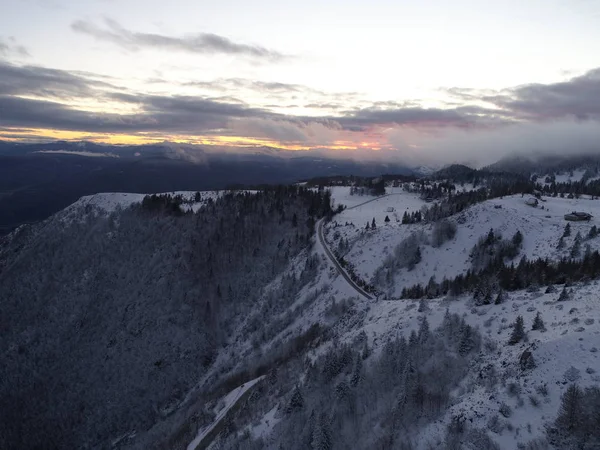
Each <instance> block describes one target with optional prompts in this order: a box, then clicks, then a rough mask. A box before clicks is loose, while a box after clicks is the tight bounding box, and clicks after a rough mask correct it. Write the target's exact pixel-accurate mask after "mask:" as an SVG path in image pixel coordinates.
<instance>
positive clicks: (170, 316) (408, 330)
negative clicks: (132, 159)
mask: <svg viewBox="0 0 600 450" xmlns="http://www.w3.org/2000/svg"><path fill="white" fill-rule="evenodd" d="M472 190H473V186H472V185H470V184H465V185H464V186H462V187H460V188H459V187H458V186H457V190H456V192H459V191H463V192H465V191H466V192H469V191H472ZM223 192H224V191H211V192H201V193H199V195H198V194H197V193H195V192H174V193H170V195H171V196H175V195H181V196H182V200H183V202H182V204H181V208H182V209H183V210H190V211H192V212H194V214H178V215H171V214H169V213H168V210H163V211H159V212H156V211H155V210H153V213H152V214H146V213H144V212H142V211H138V208H133V209H129V208H128V207H129V206H131V205H132V204H135V203H140V202H142V200H143V198H144V195H141V194H127V193H105V194H97V195H94V196H88V197H83V198H81V199H80V200H78V201H77V202H76V203H74V204H73V205H71V206H70V207H68V208H67V209H65V210H64V211H62V212H60V213H59V214H57V215H56V216H54V217H53V218H51V219H50V220H49V221H48V222H47V223H46V225H44V226H42V227H39V228H36V227H32V228H31V230H32V233H31V236H26V233H23V234H24V236H22V237H21V238H22V240H21V241H19V236H16V239H15V241H14V242H7V243H6V244H5V247H4V249H5V250H6V251H5V252H4V253H1V254H0V256H3V257H5V258H6V261H7V265H6V267H7V268H8V269H6V271H5V272H2V270H0V276H3V277H4V278H0V281H2V282H3V283H0V294H1V293H4V295H5V297H6V298H10V302H6V303H5V304H6V305H8V306H9V307H12V308H13V309H12V310H11V311H17V310H18V308H20V307H21V306H20V305H21V303H20V302H21V301H22V299H23V298H27V299H32V300H30V302H31V305H32V308H29V309H28V310H27V311H25V312H23V313H22V314H21V315H17V314H13V315H11V317H15V320H14V323H18V324H19V326H20V327H21V328H18V329H17V328H15V330H16V331H14V332H13V336H12V339H13V340H14V342H15V343H16V344H15V345H10V346H8V345H7V346H5V347H2V346H1V345H0V350H1V351H2V352H3V353H0V356H5V357H6V360H7V361H8V362H9V363H10V366H9V367H10V369H11V370H12V371H13V372H14V373H17V374H21V371H22V370H23V367H24V364H23V361H29V360H28V356H27V355H28V353H27V352H29V351H31V352H35V354H36V355H45V354H46V353H44V352H45V351H48V350H47V348H46V347H48V346H50V345H51V344H52V345H54V344H53V343H59V340H58V339H56V340H53V339H54V337H53V334H52V333H54V332H55V330H60V332H61V333H65V335H69V333H74V334H73V335H72V336H71V337H70V338H69V340H68V341H66V343H63V344H61V345H58V344H56V347H50V350H51V353H50V354H51V355H53V356H52V357H53V358H55V359H57V360H60V364H52V365H51V366H44V367H45V368H46V369H45V370H47V371H50V372H52V371H56V372H52V376H53V377H57V379H58V378H59V377H63V378H64V379H65V380H66V381H65V382H64V386H65V388H64V389H65V391H64V395H62V396H59V397H56V399H60V400H61V401H60V402H59V401H58V400H56V399H54V403H53V408H52V409H50V410H49V412H48V414H54V411H55V409H56V408H58V407H60V408H63V410H61V411H63V412H62V413H61V414H63V416H64V417H68V418H70V420H71V421H70V422H68V424H69V425H68V426H65V427H64V430H62V434H59V435H58V436H59V437H61V439H63V441H61V442H67V440H68V439H70V438H71V435H70V433H71V428H72V427H76V423H77V420H79V416H78V415H77V414H76V415H74V416H71V415H69V411H72V410H73V408H76V407H77V405H79V404H80V402H81V399H83V398H85V399H86V402H88V403H86V404H89V405H97V404H100V403H102V402H101V401H100V400H99V399H104V398H105V397H106V395H108V394H112V395H113V396H112V397H111V398H110V402H111V403H110V404H111V405H112V406H111V408H112V409H110V411H107V412H106V415H104V416H98V417H96V416H92V414H93V413H96V414H97V413H98V411H103V410H102V408H95V409H93V410H92V409H90V410H89V411H93V412H87V414H88V415H89V416H86V417H93V419H88V423H86V427H87V428H85V429H83V428H82V429H80V430H79V433H80V435H83V437H80V439H81V440H80V442H92V441H93V439H92V440H91V441H89V440H88V438H89V436H92V435H93V434H94V433H97V432H98V431H97V430H98V428H99V427H100V425H101V426H102V427H104V428H103V429H102V433H103V436H104V440H103V441H102V443H103V444H106V443H112V444H111V445H112V446H113V447H118V448H127V449H146V448H169V449H181V450H183V449H188V450H192V449H194V450H196V449H198V450H199V449H203V448H211V449H214V450H217V449H218V450H234V449H244V450H259V449H261V450H262V449H269V450H278V449H280V448H285V449H286V450H304V449H307V448H309V449H314V450H342V449H344V450H345V449H347V448H353V449H354V448H356V449H371V448H378V449H381V450H384V449H385V450H387V449H389V450H392V449H397V448H401V449H411V450H415V449H418V450H430V449H434V448H436V449H437V448H439V449H457V450H458V449H465V450H475V449H488V448H489V449H502V450H504V449H510V450H512V449H519V450H520V449H525V450H544V449H547V450H552V449H555V450H561V449H570V448H577V447H576V445H575V444H577V442H575V441H573V443H572V442H571V441H569V439H571V436H569V433H568V432H567V431H568V430H570V429H573V427H571V428H569V426H571V425H572V424H567V425H565V422H564V420H565V413H564V405H565V402H564V399H565V398H568V396H569V395H571V394H569V392H571V393H572V392H573V389H575V388H574V387H573V386H574V384H576V385H577V386H578V389H580V393H579V394H577V393H576V394H577V395H579V397H577V395H576V397H577V398H576V399H575V400H576V401H577V402H579V403H577V404H576V405H575V406H576V408H575V409H574V413H573V414H571V415H572V416H574V417H575V416H576V419H577V420H576V421H575V422H576V423H575V422H574V424H575V425H576V426H577V427H580V428H582V429H585V430H587V431H585V433H583V434H580V435H577V436H576V437H577V439H580V440H582V439H583V440H586V439H587V441H586V444H585V445H587V447H585V448H586V449H587V448H589V449H592V448H599V447H597V446H595V445H596V443H597V441H594V439H596V437H597V433H596V434H594V433H595V432H594V431H593V428H594V423H595V422H591V421H592V419H588V418H585V417H583V416H586V415H587V416H590V417H592V418H593V417H595V416H594V414H595V412H594V411H595V410H594V411H592V413H593V414H588V413H589V412H590V410H589V408H590V406H589V405H592V406H593V407H596V408H597V409H598V411H600V391H598V399H597V400H598V401H597V402H596V397H595V395H596V393H595V392H596V391H594V390H593V389H589V390H588V391H584V390H585V389H586V388H591V387H593V386H597V385H599V384H600V359H599V356H598V350H599V349H600V324H599V321H600V303H598V301H597V300H598V298H599V297H600V280H598V279H593V278H592V279H587V280H584V281H583V282H581V283H575V284H573V285H563V284H556V285H549V286H548V285H544V286H537V285H527V286H530V287H529V288H528V289H519V290H513V291H511V292H506V291H500V290H497V291H494V298H495V301H493V302H491V304H486V305H481V302H478V301H477V299H475V298H474V297H475V295H474V292H470V291H466V292H467V293H460V294H455V293H452V294H451V295H450V294H448V295H447V296H441V297H440V296H435V295H432V296H431V297H433V298H426V296H424V297H423V299H421V300H409V299H400V296H401V293H402V289H403V288H406V287H410V286H412V285H414V284H417V283H420V284H422V285H427V283H428V282H429V280H430V279H432V278H433V279H434V280H437V281H438V282H439V281H441V280H442V279H443V278H448V279H450V278H454V277H456V276H457V275H459V274H464V273H466V272H467V271H468V270H470V269H473V265H474V258H472V257H471V255H470V254H471V252H472V249H473V248H474V246H476V245H479V243H481V241H482V239H483V240H485V239H486V237H487V238H489V236H490V230H493V233H491V234H492V235H493V239H494V242H496V241H500V238H499V236H500V235H501V236H502V238H504V239H505V240H508V241H511V240H513V239H514V236H517V235H519V234H520V235H522V239H521V238H520V239H519V240H518V241H519V243H518V245H515V247H514V248H515V249H516V254H515V255H512V256H510V258H511V259H509V258H507V261H506V263H507V264H508V265H510V264H514V265H515V266H517V265H519V261H521V259H522V258H523V257H525V258H526V259H528V260H533V259H536V258H547V259H548V260H549V261H558V260H560V259H561V258H572V259H573V260H581V258H582V257H583V256H584V254H586V253H589V252H591V251H593V250H600V236H598V235H597V234H595V233H594V230H593V227H594V226H597V225H596V224H597V220H598V219H597V218H598V217H600V200H592V199H591V197H589V196H586V195H582V196H581V197H580V198H578V199H576V198H573V199H569V198H560V197H542V198H541V199H540V201H539V205H538V206H537V207H533V206H529V205H528V204H527V203H526V201H528V200H531V198H532V197H530V196H528V195H523V196H522V195H520V194H519V195H510V196H504V197H498V198H493V199H491V200H486V201H479V202H475V203H470V204H469V205H467V206H466V207H465V208H464V209H462V210H460V212H459V213H456V214H453V215H450V216H448V217H445V218H444V219H441V220H439V221H438V222H436V223H433V222H430V223H427V222H425V221H424V220H425V219H423V221H417V222H415V223H403V218H405V215H407V216H411V217H412V216H414V215H415V213H420V212H422V213H423V217H426V216H425V210H426V209H427V208H435V207H437V206H439V205H440V203H438V201H430V202H427V201H425V200H423V199H422V196H421V195H420V194H419V193H415V192H407V191H405V190H403V189H402V188H392V187H388V188H387V192H386V195H382V196H379V197H373V196H369V195H358V194H356V190H352V189H351V188H350V187H340V186H336V187H330V188H327V189H326V190H325V191H324V192H322V191H319V190H317V189H316V188H315V189H304V188H302V187H298V186H295V187H286V188H282V189H277V190H270V191H264V192H262V191H259V192H257V193H256V195H252V196H243V195H241V196H226V195H223ZM351 192H354V193H355V194H354V195H351ZM329 195H330V196H331V198H329ZM444 195H447V194H444ZM453 195H454V194H453ZM456 195H457V196H458V194H456ZM230 197H231V198H230ZM485 198H487V197H485ZM209 199H213V200H214V199H218V201H217V202H216V203H217V204H216V205H213V203H212V202H209ZM330 200H331V202H330ZM430 200H431V199H430ZM439 202H441V200H440V201H439ZM207 204H208V205H209V206H207V207H203V206H205V205H207ZM339 205H343V206H344V208H342V209H340V210H339V211H338V209H337V208H338V206H339ZM146 206H148V205H146ZM165 211H166V212H165ZM315 211H317V213H315ZM334 211H338V212H337V213H335V214H334ZM573 211H581V212H587V213H590V214H591V215H592V216H593V217H592V220H591V221H589V222H567V221H566V220H565V218H564V215H565V214H568V213H571V212H573ZM267 212H268V213H267ZM109 213H114V214H115V215H114V216H111V217H113V218H115V219H116V220H114V221H113V220H107V219H106V216H107V215H108V214H109ZM83 218H85V219H86V220H81V219H83ZM148 218H150V220H149V219H148ZM329 219H330V220H329ZM419 220H421V219H419ZM405 222H406V221H405ZM442 223H443V224H446V226H448V227H449V229H451V230H452V233H449V234H448V235H446V236H444V239H438V238H439V236H437V234H439V229H440V224H442ZM323 224H324V225H323ZM567 224H569V227H570V232H566V231H567V230H566V229H565V227H566V225H567ZM320 230H322V231H323V233H322V234H323V237H324V239H320V234H319V233H320ZM518 232H519V233H518ZM36 233H39V234H37V235H36ZM436 233H437V234H436ZM17 234H18V233H15V235H17ZM107 236H110V237H111V239H107V238H106V237H107ZM407 241H414V243H416V245H417V248H418V251H419V258H418V260H416V261H415V262H414V264H412V265H411V266H408V265H402V264H400V265H398V267H399V269H397V270H395V271H393V272H392V271H389V272H385V271H386V270H387V269H386V266H385V261H386V260H388V259H390V258H399V259H402V258H404V257H407V255H406V254H403V253H401V252H398V251H397V248H398V247H400V248H402V246H403V245H404V244H405V243H406V242H407ZM47 245H51V247H50V248H51V249H52V251H46V250H45V249H46V248H47V247H46V246H47ZM588 246H589V248H587V247H588ZM579 247H580V248H579ZM574 248H575V249H577V250H578V251H577V252H575V251H574ZM485 252H492V250H490V249H489V247H484V248H483V250H482V253H484V256H485ZM13 255H17V257H16V258H15V257H14V256H13ZM340 260H343V264H342V263H340ZM591 261H593V262H594V263H595V262H596V261H597V260H591ZM47 267H52V268H53V272H52V277H49V276H48V275H47V269H46V268H47ZM382 268H383V269H382ZM0 269H2V267H0ZM29 272H31V273H32V274H33V275H34V276H31V277H29V279H28V280H29V281H28V282H27V283H24V282H23V281H22V278H21V275H20V274H21V273H29ZM382 273H385V274H386V276H385V277H383V278H385V281H386V283H385V286H376V288H377V291H374V290H372V291H369V290H368V294H369V295H364V294H365V293H367V291H363V290H362V288H361V287H359V286H358V284H357V283H356V282H355V278H353V276H355V275H356V276H358V277H359V278H360V279H363V280H365V281H366V282H367V283H378V282H380V281H381V278H382V277H381V274H382ZM586 273H587V272H586ZM350 275H352V276H350ZM2 288H4V289H5V290H4V291H1V289H2ZM365 289H367V287H365ZM514 289H516V288H514ZM46 290H47V291H48V292H50V293H53V292H56V293H57V294H59V295H56V296H55V297H51V298H50V301H49V300H47V299H46V298H45V297H44V296H43V293H45V292H46ZM40 292H41V293H42V294H39V293H40ZM463 292H465V291H463ZM5 304H2V306H3V307H4V305H5ZM478 305H479V306H478ZM38 310H39V311H40V312H39V313H38V312H37V311H38ZM94 312H95V314H94V316H92V319H90V318H89V317H90V316H89V314H90V313H94ZM29 315H30V316H31V317H29ZM65 317H66V318H67V319H65ZM30 323H35V324H40V325H39V327H40V329H43V330H45V331H44V333H43V334H39V335H31V333H30V331H29V328H28V327H29V326H30ZM48 323H50V324H51V326H49V327H48V328H43V326H42V324H43V325H44V326H47V324H48ZM0 326H5V327H7V329H8V325H7V324H6V322H2V321H1V320H0ZM12 326H14V324H13V325H12ZM83 339H85V346H84V349H83V350H81V349H80V343H81V341H82V340H83ZM65 349H66V350H65ZM90 349H93V351H90ZM77 352H79V353H77ZM70 355H75V356H73V357H71V356H70ZM97 355H100V356H97ZM36 357H38V358H39V356H36ZM45 361H48V359H44V360H43V361H42V360H40V362H38V364H42V365H43V364H47V362H45ZM61 364H62V366H61ZM59 366H61V367H63V366H64V367H68V368H69V370H67V371H65V372H64V373H63V371H62V370H59V369H60V368H57V367H59ZM90 367H93V373H98V374H99V375H98V378H97V379H93V378H90V377H89V376H87V374H88V373H89V372H90ZM132 367H133V368H134V369H135V370H132V369H131V368H132ZM81 374H84V375H85V376H83V375H81ZM19 379H20V380H25V381H22V382H23V383H29V381H28V380H29V378H27V377H25V376H21V377H20V378H19ZM103 380H113V381H112V383H113V384H112V385H110V384H107V385H108V386H111V388H110V389H109V390H108V391H107V392H108V394H107V393H106V392H104V391H99V392H95V389H99V387H102V386H103V383H104V381H103ZM115 380H116V381H115ZM148 380H149V381H148ZM83 382H87V383H88V384H85V385H84V384H82V383H83ZM70 386H82V387H78V388H77V389H79V390H77V391H74V392H75V393H72V391H73V389H75V388H70ZM122 386H125V387H127V390H125V391H124V393H123V394H122V396H125V397H126V398H127V401H125V402H123V401H122V399H121V398H120V396H119V395H121V394H119V395H118V393H119V392H120V391H119V389H120V388H121V387H122ZM0 387H2V388H3V389H4V391H3V392H4V393H5V394H4V395H7V396H8V395H9V394H6V392H9V393H10V392H11V391H10V390H11V388H12V386H11V385H10V383H6V382H5V383H4V384H2V381H0ZM26 387H27V389H33V387H29V385H26ZM24 392H28V391H26V390H24ZM582 392H584V393H585V395H583V394H582ZM92 394H93V395H92ZM23 395H24V394H23ZM68 395H70V396H71V397H68V400H69V402H70V403H68V402H64V401H63V397H64V398H67V397H65V396H68ZM584 397H585V398H584ZM6 398H10V397H6ZM19 398H21V397H19ZM595 402H596V403H595ZM115 405H116V406H115ZM34 406H35V405H34ZM87 407H88V406H86V408H87ZM117 407H118V408H117ZM90 408H91V407H90ZM586 408H587V409H586ZM115 411H117V412H118V414H115ZM131 411H135V414H131ZM48 417H50V416H47V417H46V416H44V420H49V419H48ZM116 417H119V418H123V419H122V420H121V419H119V420H117V419H116ZM3 418H4V419H5V420H8V418H9V416H8V415H7V413H4V416H3V415H2V414H0V419H3ZM558 418H562V419H561V420H563V422H560V420H557V419H558ZM142 419H143V420H142ZM573 420H575V419H573ZM32 423H33V422H32ZM72 424H74V425H72ZM582 424H585V427H587V428H585V427H584V426H583V425H582ZM590 424H591V425H590ZM575 425H573V426H575ZM15 429H17V428H15ZM565 430H567V431H565ZM590 430H592V431H590ZM0 431H1V429H0ZM574 433H575V432H574V431H573V434H574ZM586 433H587V434H586ZM590 436H592V437H590ZM107 437H109V438H110V439H107ZM573 439H575V438H573ZM99 442H100V441H99ZM1 443H2V441H1V439H0V444H1ZM571 443H572V444H573V445H571ZM0 446H1V445H0Z"/></svg>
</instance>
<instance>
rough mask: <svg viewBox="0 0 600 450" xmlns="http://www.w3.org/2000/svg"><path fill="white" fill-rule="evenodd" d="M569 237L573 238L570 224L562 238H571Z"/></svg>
mask: <svg viewBox="0 0 600 450" xmlns="http://www.w3.org/2000/svg"><path fill="white" fill-rule="evenodd" d="M569 236H571V224H570V223H568V224H567V225H566V226H565V231H564V233H563V235H562V237H569Z"/></svg>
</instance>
